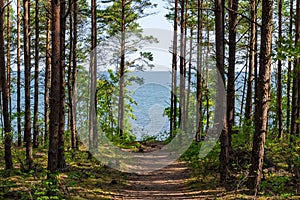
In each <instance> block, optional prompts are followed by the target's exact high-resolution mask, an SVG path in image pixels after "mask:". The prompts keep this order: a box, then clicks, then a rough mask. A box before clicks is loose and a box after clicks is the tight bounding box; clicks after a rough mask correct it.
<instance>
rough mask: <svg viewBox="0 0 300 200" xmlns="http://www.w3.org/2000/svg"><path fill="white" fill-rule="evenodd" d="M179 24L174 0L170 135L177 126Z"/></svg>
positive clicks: (176, 3)
mask: <svg viewBox="0 0 300 200" xmlns="http://www.w3.org/2000/svg"><path fill="white" fill-rule="evenodd" d="M177 24H178V0H175V2H174V22H173V30H174V33H173V53H172V91H171V110H170V116H171V117H170V131H171V134H170V137H171V138H173V137H174V131H175V130H176V128H177V123H176V121H177V111H176V110H177V91H176V87H177V86H176V85H177V83H176V82H177Z"/></svg>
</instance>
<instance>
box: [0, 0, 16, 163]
mask: <svg viewBox="0 0 300 200" xmlns="http://www.w3.org/2000/svg"><path fill="white" fill-rule="evenodd" d="M3 32H4V0H0V75H1V77H0V81H1V89H2V99H3V105H2V109H3V117H4V134H5V136H4V137H5V139H4V145H5V147H4V148H5V150H4V160H5V168H6V169H12V168H13V162H12V155H11V143H12V132H11V124H10V117H9V111H8V91H9V90H8V84H7V80H6V70H5V56H4V35H3Z"/></svg>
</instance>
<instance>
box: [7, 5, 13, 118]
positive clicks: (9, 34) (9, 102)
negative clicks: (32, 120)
mask: <svg viewBox="0 0 300 200" xmlns="http://www.w3.org/2000/svg"><path fill="white" fill-rule="evenodd" d="M6 8H7V15H6V41H7V43H6V44H7V46H6V48H7V49H6V52H7V53H6V61H7V87H8V93H7V95H8V106H9V118H11V113H12V105H11V66H10V43H11V42H10V38H11V27H10V2H9V1H7V5H6Z"/></svg>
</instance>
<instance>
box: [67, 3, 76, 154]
mask: <svg viewBox="0 0 300 200" xmlns="http://www.w3.org/2000/svg"><path fill="white" fill-rule="evenodd" d="M75 3H77V2H74V4H75ZM69 6H70V9H71V12H70V56H69V70H68V92H69V122H70V124H69V128H70V131H71V147H72V149H75V148H76V126H75V119H74V106H75V104H74V87H75V73H76V72H75V71H76V68H75V67H74V61H73V59H74V46H73V45H74V37H73V35H74V28H75V27H74V25H75V23H74V15H75V14H74V12H75V9H74V7H75V6H73V2H72V1H71V0H69ZM73 14H74V15H73ZM75 51H76V50H75Z"/></svg>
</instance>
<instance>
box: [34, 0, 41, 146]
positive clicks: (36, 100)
mask: <svg viewBox="0 0 300 200" xmlns="http://www.w3.org/2000/svg"><path fill="white" fill-rule="evenodd" d="M39 9H40V8H39V0H36V1H35V19H34V20H35V45H34V49H35V55H34V108H33V147H34V148H37V147H38V146H39V124H38V112H39V42H40V33H39V32H40V30H39V29H40V27H39Z"/></svg>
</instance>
